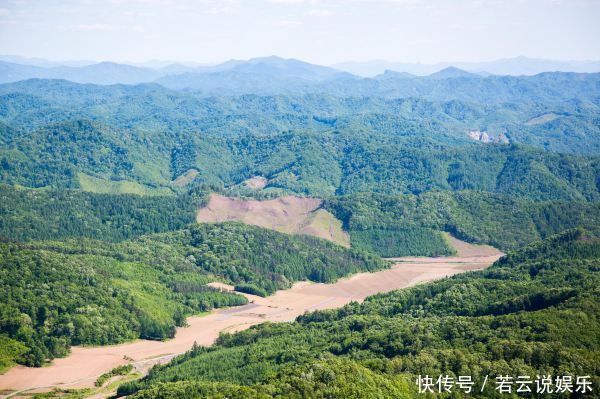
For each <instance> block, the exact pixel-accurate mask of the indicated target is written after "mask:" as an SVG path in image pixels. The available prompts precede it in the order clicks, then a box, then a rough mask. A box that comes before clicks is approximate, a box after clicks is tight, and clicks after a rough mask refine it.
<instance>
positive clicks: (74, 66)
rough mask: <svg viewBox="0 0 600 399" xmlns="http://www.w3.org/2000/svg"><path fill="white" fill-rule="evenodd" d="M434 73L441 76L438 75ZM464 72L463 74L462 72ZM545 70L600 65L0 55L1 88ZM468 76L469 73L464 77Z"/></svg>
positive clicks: (266, 84) (270, 82)
mask: <svg viewBox="0 0 600 399" xmlns="http://www.w3.org/2000/svg"><path fill="white" fill-rule="evenodd" d="M442 71H443V73H441V74H439V73H440V72H442ZM465 71H466V72H468V73H466V72H465ZM548 71H556V72H558V71H560V72H579V73H583V72H585V73H591V72H599V71H600V61H550V60H541V59H530V58H526V57H516V58H510V59H502V60H497V61H492V62H479V63H464V62H457V63H438V64H418V63H396V62H388V61H379V60H376V61H367V62H345V63H340V64H335V65H333V66H332V67H327V66H320V65H316V64H310V63H307V62H303V61H300V60H296V59H284V58H280V57H276V56H271V57H260V58H252V59H250V60H246V61H242V60H229V61H226V62H223V63H220V64H216V65H202V64H190V63H185V64H184V63H175V62H173V63H172V62H168V61H149V62H146V63H142V64H120V63H115V62H99V63H95V62H93V61H49V60H44V59H40V58H25V57H19V56H0V83H9V82H16V81H19V80H26V79H32V78H40V79H65V80H70V81H73V82H76V83H95V84H118V83H122V84H139V83H148V82H157V83H160V84H162V85H164V86H166V87H170V88H175V89H182V88H187V89H202V90H208V91H210V90H213V89H218V88H222V87H223V86H229V85H231V86H234V85H235V86H236V87H238V88H239V90H242V91H243V90H244V88H245V87H246V88H247V87H248V86H249V85H250V86H252V87H255V86H257V84H258V83H260V84H261V85H262V87H263V90H264V91H269V88H271V89H272V88H273V87H275V86H278V85H288V86H290V87H291V88H296V89H297V88H298V87H300V86H306V85H307V84H313V85H314V84H315V83H323V82H328V81H333V80H344V79H345V80H357V79H360V77H375V78H376V79H378V80H387V79H389V78H391V77H393V78H399V77H402V78H405V79H414V78H416V76H413V75H417V76H426V75H433V76H430V77H435V78H456V77H475V75H477V76H488V75H513V76H521V75H535V74H539V73H542V72H548ZM469 73H470V74H469Z"/></svg>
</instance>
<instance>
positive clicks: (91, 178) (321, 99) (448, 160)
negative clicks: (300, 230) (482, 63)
mask: <svg viewBox="0 0 600 399" xmlns="http://www.w3.org/2000/svg"><path fill="white" fill-rule="evenodd" d="M567 80H568V79H567ZM438 83H439V82H438ZM563 84H566V83H563ZM573 95H574V96H575V97H573V99H572V101H567V102H564V103H560V104H556V103H549V102H545V101H544V100H543V98H536V99H535V100H536V101H533V102H531V103H530V102H522V101H517V102H515V103H510V102H509V103H502V104H496V105H482V104H481V103H472V102H469V101H459V100H456V99H455V100H444V101H440V100H426V99H423V98H412V97H408V98H407V97H403V98H394V99H386V98H382V97H378V96H375V95H374V96H371V97H366V98H363V97H338V96H334V95H331V94H329V95H315V94H307V95H304V96H283V95H279V96H260V95H256V94H245V95H241V96H235V97H206V96H203V95H201V94H199V93H190V92H179V91H172V90H168V89H165V88H162V87H160V86H158V85H140V86H135V87H131V86H123V85H118V86H94V85H79V84H75V83H70V82H65V81H48V80H30V81H24V82H18V83H14V84H6V85H0V100H1V101H0V104H1V105H0V131H1V132H2V134H1V136H2V140H1V141H0V181H2V182H5V183H7V184H13V185H14V184H19V185H23V186H27V187H54V188H80V189H83V190H85V191H96V192H103V193H138V194H144V195H157V194H163V195H164V194H172V193H173V192H178V191H179V190H180V189H181V187H180V185H179V182H180V181H178V180H177V178H178V177H180V176H184V175H185V173H187V172H189V171H191V170H194V171H196V172H197V175H196V176H195V177H194V179H195V182H196V183H200V184H208V185H211V186H215V187H220V186H232V185H235V184H238V183H240V182H241V181H243V180H244V179H247V178H249V177H251V176H254V175H262V176H264V177H266V178H267V179H269V184H268V186H267V189H277V188H279V189H285V190H288V191H291V192H295V193H300V194H310V195H318V196H325V195H340V194H350V193H355V192H365V191H376V192H383V193H399V194H408V193H412V194H418V193H420V192H424V191H428V190H431V189H441V190H462V189H473V190H483V191H490V192H502V193H507V194H511V195H516V196H522V197H527V198H531V199H535V200H553V199H555V200H559V199H560V200H597V199H598V195H599V194H598V184H597V180H596V176H597V175H598V168H599V166H598V164H599V162H598V154H599V153H600V152H599V151H600V150H599V148H597V147H596V143H599V142H600V140H598V138H599V137H600V136H599V131H600V130H599V128H598V120H597V116H596V115H597V113H598V105H597V104H596V103H594V102H593V101H589V100H586V101H584V100H583V99H579V98H578V97H577V96H576V94H573ZM471 130H476V131H485V132H489V135H490V136H491V137H498V136H499V135H501V134H502V135H503V136H504V137H507V140H508V141H509V143H510V144H504V143H481V142H478V141H477V142H475V141H474V140H473V139H472V138H471V137H470V136H469V132H470V131H471ZM568 153H570V154H571V155H567V154H568Z"/></svg>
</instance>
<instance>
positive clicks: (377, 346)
mask: <svg viewBox="0 0 600 399" xmlns="http://www.w3.org/2000/svg"><path fill="white" fill-rule="evenodd" d="M599 270H600V240H599V239H598V238H597V237H594V236H591V235H589V234H588V233H586V232H584V231H582V230H571V231H567V232H565V233H563V234H560V235H557V236H553V237H550V238H549V239H547V240H545V241H542V242H536V243H534V244H531V245H529V246H527V247H525V248H523V249H521V250H518V251H515V252H513V253H511V254H509V256H507V257H505V258H502V259H501V260H500V261H498V262H497V263H496V264H494V265H493V266H492V267H490V268H489V269H487V270H484V271H479V272H473V273H467V274H462V275H457V276H453V277H451V278H448V279H445V280H442V281H438V282H434V283H429V284H425V285H420V286H417V287H414V288H409V289H403V290H399V291H395V292H391V293H387V294H380V295H376V296H373V297H370V298H367V300H366V301H365V302H364V303H363V304H357V303H352V304H350V305H347V306H345V307H343V308H341V309H339V310H331V311H318V312H314V313H308V314H306V315H304V316H300V317H299V318H298V320H297V322H295V323H291V324H286V323H284V324H263V325H259V326H255V327H252V328H250V329H249V330H246V331H243V332H240V333H236V334H233V335H231V334H222V335H221V337H220V338H219V340H218V342H217V344H216V345H215V346H213V347H210V348H203V347H198V348H194V349H192V350H191V351H190V352H188V353H187V354H185V355H182V356H180V357H178V358H176V359H174V360H173V361H172V362H171V363H169V364H167V365H162V366H157V367H155V368H154V369H153V370H152V372H151V373H150V374H149V375H148V377H146V378H145V379H143V380H142V381H141V382H134V383H127V384H125V385H123V386H121V387H120V388H119V392H120V393H121V394H124V393H128V394H130V393H132V392H136V393H135V395H133V396H132V397H133V398H137V399H142V398H183V397H185V398H200V397H210V398H213V397H214V398H216V397H223V396H227V397H230V398H242V397H257V398H271V397H315V398H320V397H323V398H324V397H327V398H346V397H357V398H371V397H414V396H416V395H417V386H416V384H415V380H416V376H417V375H429V376H432V375H433V376H435V378H437V376H438V375H440V374H441V375H448V376H450V377H451V378H453V379H454V381H456V379H457V377H458V376H459V375H468V376H471V377H472V378H473V381H474V382H475V387H476V388H477V389H474V391H473V393H471V396H469V397H482V398H500V397H502V395H501V394H500V393H498V391H497V390H496V389H495V384H494V382H493V381H495V377H496V376H499V375H515V376H516V375H523V376H531V379H532V380H534V379H535V378H537V377H536V376H538V375H539V376H541V375H551V376H553V377H554V376H563V375H571V376H584V375H587V376H591V381H592V383H593V387H597V386H598V384H599V383H600V368H599V365H600V362H599V361H598V360H599V359H600V325H599V320H600V307H599V304H598V301H597V298H598V295H600V292H599V291H598V284H599V283H600V277H599V275H598V271H599ZM573 326H577V328H573ZM486 375H488V376H489V379H490V383H489V384H487V385H486V387H485V388H484V389H483V392H481V390H480V388H481V385H482V383H483V380H484V378H485V376H486ZM456 388H457V387H456V386H455V389H454V390H455V391H458V392H456V393H455V394H454V395H455V396H456V397H460V396H461V395H460V390H459V389H456ZM565 397H568V395H567V396H565Z"/></svg>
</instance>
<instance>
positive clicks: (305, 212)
mask: <svg viewBox="0 0 600 399" xmlns="http://www.w3.org/2000/svg"><path fill="white" fill-rule="evenodd" d="M322 204H323V201H322V200H320V199H317V198H307V197H296V196H285V197H280V198H276V199H272V200H265V201H258V200H247V199H241V198H231V197H225V196H222V195H218V194H212V195H211V197H210V201H209V202H208V204H207V205H206V206H205V207H203V208H201V209H200V210H199V211H198V214H197V215H196V221H198V223H219V222H227V221H238V222H242V223H246V224H250V225H255V226H260V227H265V228H268V229H272V230H276V231H279V232H282V233H288V234H306V235H312V236H315V237H319V238H323V239H326V240H329V241H332V242H335V243H337V244H339V245H343V246H349V245H350V240H349V237H348V234H347V233H345V232H344V231H343V230H342V224H341V222H340V221H339V220H337V219H336V218H335V217H334V216H333V215H332V214H331V213H329V212H327V211H326V210H324V209H322Z"/></svg>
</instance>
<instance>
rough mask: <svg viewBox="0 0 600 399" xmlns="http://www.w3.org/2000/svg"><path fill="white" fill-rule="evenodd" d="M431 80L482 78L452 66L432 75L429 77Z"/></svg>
mask: <svg viewBox="0 0 600 399" xmlns="http://www.w3.org/2000/svg"><path fill="white" fill-rule="evenodd" d="M427 77H428V78H430V79H453V78H472V77H480V76H479V75H476V74H474V73H471V72H467V71H465V70H463V69H460V68H457V67H454V66H450V67H447V68H444V69H442V70H441V71H438V72H435V73H432V74H431V75H428V76H427Z"/></svg>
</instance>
